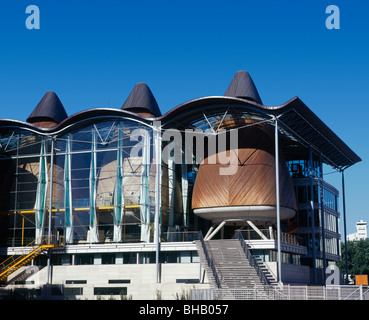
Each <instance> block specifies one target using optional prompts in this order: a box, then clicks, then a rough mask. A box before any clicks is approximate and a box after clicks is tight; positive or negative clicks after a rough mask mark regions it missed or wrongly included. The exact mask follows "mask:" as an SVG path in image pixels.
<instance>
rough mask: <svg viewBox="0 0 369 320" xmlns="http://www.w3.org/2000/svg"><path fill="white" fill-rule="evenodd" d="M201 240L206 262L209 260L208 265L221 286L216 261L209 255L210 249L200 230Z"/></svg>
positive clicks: (217, 283) (216, 281) (218, 285)
mask: <svg viewBox="0 0 369 320" xmlns="http://www.w3.org/2000/svg"><path fill="white" fill-rule="evenodd" d="M199 240H200V242H201V246H202V248H203V249H204V254H205V258H206V262H207V264H208V266H209V267H210V269H211V271H212V273H213V276H214V280H215V283H216V285H217V287H218V288H220V279H219V276H218V273H217V271H216V269H215V265H214V261H213V259H212V258H211V257H210V256H209V252H208V249H207V248H206V244H205V241H204V237H203V235H202V233H201V232H199Z"/></svg>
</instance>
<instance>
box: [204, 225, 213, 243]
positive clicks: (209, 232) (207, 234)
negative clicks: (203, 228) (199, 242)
mask: <svg viewBox="0 0 369 320" xmlns="http://www.w3.org/2000/svg"><path fill="white" fill-rule="evenodd" d="M213 230H214V225H212V226H211V227H210V228H209V230H208V232H207V233H206V235H205V237H204V240H207V238H208V236H209V235H210V234H211V232H212V231H213Z"/></svg>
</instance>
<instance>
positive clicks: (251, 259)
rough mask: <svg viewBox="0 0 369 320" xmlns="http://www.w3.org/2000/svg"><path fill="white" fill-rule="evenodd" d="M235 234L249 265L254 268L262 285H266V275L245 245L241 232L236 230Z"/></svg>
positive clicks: (267, 282)
mask: <svg viewBox="0 0 369 320" xmlns="http://www.w3.org/2000/svg"><path fill="white" fill-rule="evenodd" d="M235 235H236V236H237V239H238V240H239V241H240V243H241V246H242V249H243V251H244V252H245V255H246V257H247V259H248V260H249V262H250V265H251V266H252V267H253V268H254V269H255V270H256V273H257V275H258V276H259V279H260V281H261V282H262V284H263V285H268V284H269V281H268V279H267V277H266V276H265V274H264V272H263V270H261V268H260V266H259V264H258V262H257V261H256V259H255V257H254V256H253V255H252V254H251V252H250V250H249V248H248V247H247V245H246V242H245V239H244V238H243V236H242V233H241V232H240V231H236V232H235Z"/></svg>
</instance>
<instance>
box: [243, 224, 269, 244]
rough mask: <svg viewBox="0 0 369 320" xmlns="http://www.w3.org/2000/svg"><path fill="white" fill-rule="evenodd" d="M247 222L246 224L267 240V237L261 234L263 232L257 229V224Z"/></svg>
mask: <svg viewBox="0 0 369 320" xmlns="http://www.w3.org/2000/svg"><path fill="white" fill-rule="evenodd" d="M246 222H247V223H248V225H249V226H250V227H251V228H253V229H254V231H255V232H256V233H257V234H258V235H259V236H260V237H261V238H262V239H263V240H268V238H267V237H266V236H265V235H263V233H262V232H261V231H260V230H259V228H258V227H257V226H255V225H254V224H253V223H252V222H251V221H246Z"/></svg>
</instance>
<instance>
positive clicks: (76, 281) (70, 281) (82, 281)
mask: <svg viewBox="0 0 369 320" xmlns="http://www.w3.org/2000/svg"><path fill="white" fill-rule="evenodd" d="M86 283H87V280H65V284H86Z"/></svg>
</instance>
